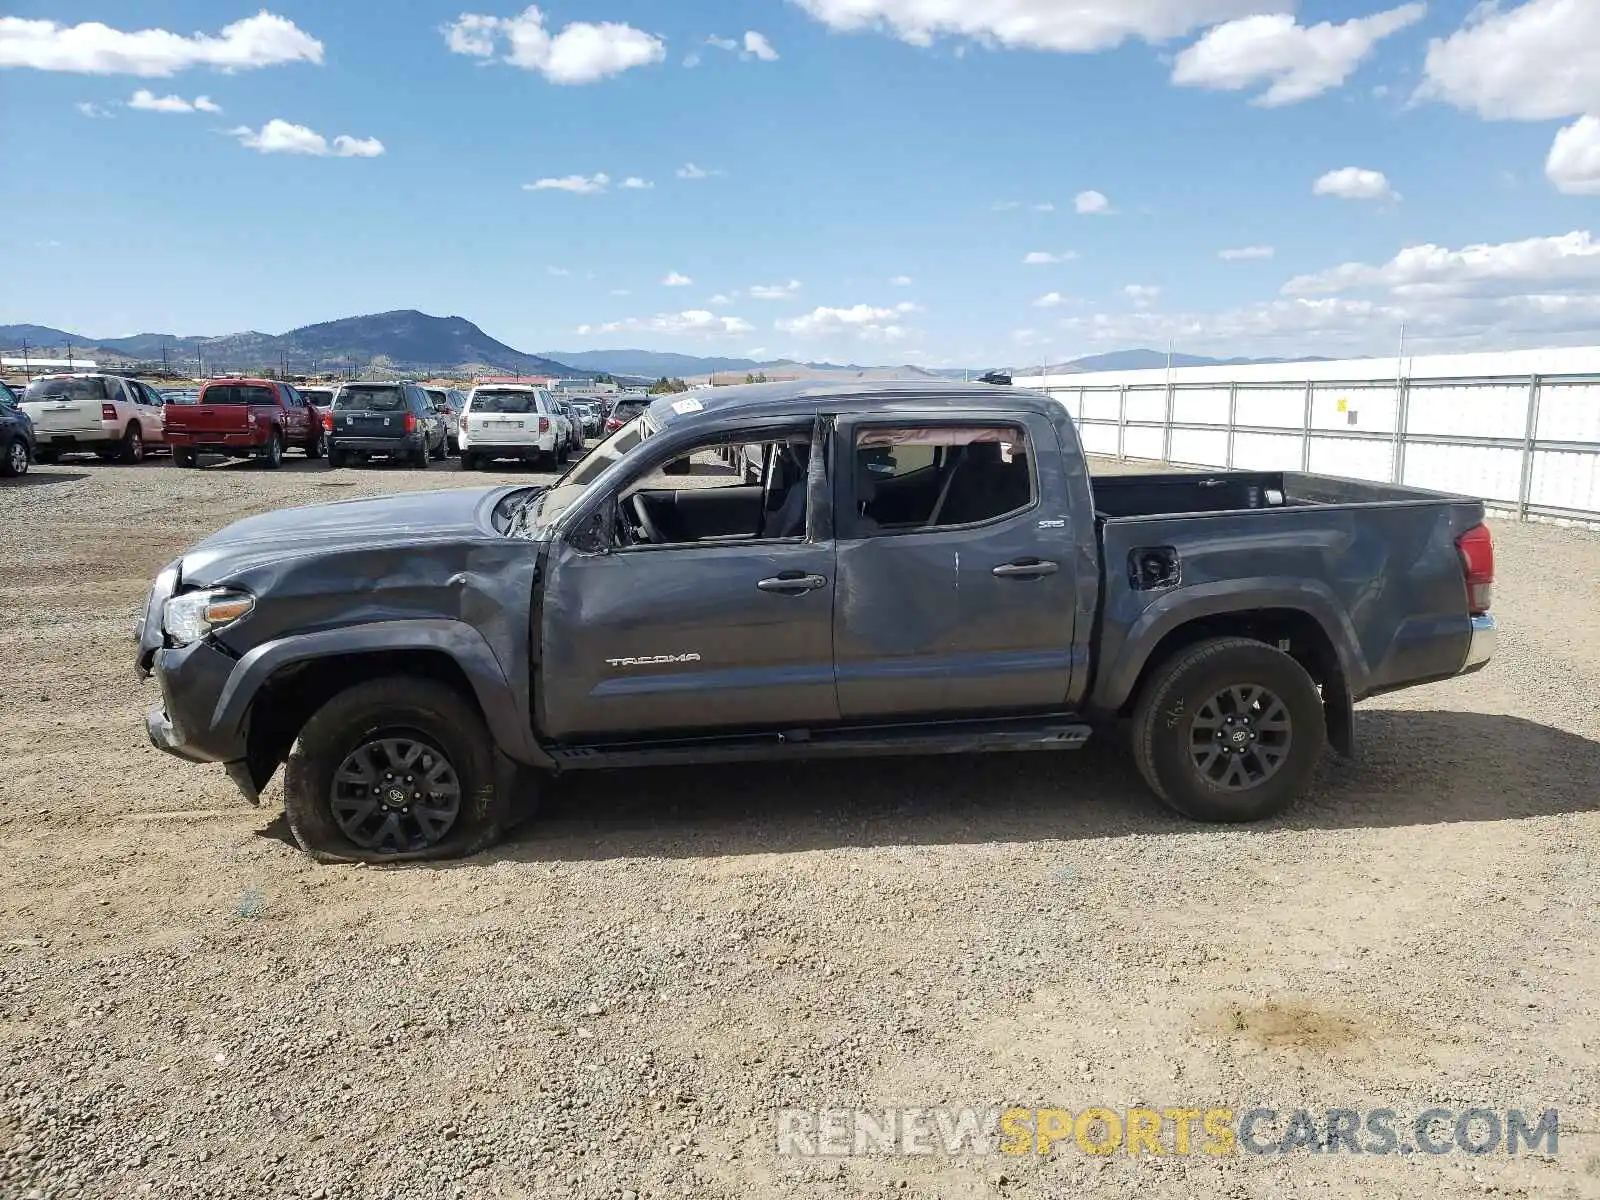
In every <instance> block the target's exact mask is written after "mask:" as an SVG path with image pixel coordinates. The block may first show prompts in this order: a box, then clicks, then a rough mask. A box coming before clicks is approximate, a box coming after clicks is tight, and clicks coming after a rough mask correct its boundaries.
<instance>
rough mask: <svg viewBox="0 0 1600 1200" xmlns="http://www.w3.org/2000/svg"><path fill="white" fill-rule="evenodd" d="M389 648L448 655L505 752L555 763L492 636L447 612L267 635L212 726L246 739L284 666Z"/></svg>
mask: <svg viewBox="0 0 1600 1200" xmlns="http://www.w3.org/2000/svg"><path fill="white" fill-rule="evenodd" d="M385 650H431V651H438V652H442V653H444V654H446V655H448V656H449V657H450V659H451V660H452V661H454V662H455V664H456V665H457V666H459V667H460V668H461V670H462V672H463V673H464V674H465V675H466V677H467V681H468V683H470V684H471V686H472V691H473V694H474V697H475V698H476V700H477V702H478V707H479V708H480V709H481V710H482V712H483V717H484V723H485V725H486V726H487V727H488V730H489V736H490V737H491V738H492V739H493V741H494V743H495V745H496V746H498V747H499V748H500V750H501V752H502V753H504V754H505V755H506V756H507V757H508V758H510V759H512V760H513V761H515V762H520V763H525V764H528V765H531V766H541V767H542V766H549V765H550V764H551V760H550V759H549V757H548V756H547V755H546V754H545V752H544V751H543V749H542V748H541V747H540V746H539V744H538V742H537V740H536V739H535V738H534V736H533V727H532V724H531V718H530V715H529V713H528V711H527V709H526V707H525V706H523V705H519V704H518V703H517V693H516V689H515V688H514V687H513V686H512V683H511V680H510V679H508V678H507V677H506V672H505V670H504V669H503V668H502V667H501V665H500V660H499V659H498V658H497V657H496V656H495V653H494V650H493V649H492V648H491V647H490V645H489V643H488V641H487V640H486V639H485V638H484V636H483V634H482V633H480V632H479V631H478V630H476V629H474V628H473V627H472V626H471V625H468V624H466V623H465V622H463V621H455V620H450V619H448V618H439V619H432V618H419V619H415V620H398V621H374V622H372V623H370V624H366V625H354V626H346V627H344V628H341V629H327V630H323V631H321V632H318V633H302V634H293V635H291V636H289V637H284V638H278V639H276V640H274V641H270V642H263V643H262V644H261V645H259V646H257V647H256V648H255V649H253V650H251V651H250V652H249V653H247V654H246V655H245V656H244V657H243V658H241V659H239V662H238V665H236V666H235V667H234V668H233V671H232V673H231V674H230V675H229V676H228V681H227V683H226V684H224V685H223V689H222V692H221V694H220V695H219V696H218V697H217V704H216V708H215V709H214V710H213V712H212V716H211V727H212V728H213V729H216V730H227V731H229V732H230V733H232V734H234V735H235V736H237V737H239V738H241V739H242V738H243V736H244V731H245V722H246V720H247V718H248V716H249V712H250V706H251V705H252V704H253V703H254V702H255V698H256V696H257V695H258V694H259V693H260V691H261V689H262V688H263V687H264V686H265V685H266V684H267V682H268V680H270V679H271V678H272V677H273V676H274V675H276V674H277V673H278V672H279V671H281V670H282V669H283V668H285V667H289V666H293V665H295V664H297V663H303V662H309V661H312V660H314V659H320V658H334V657H338V656H342V655H350V654H375V653H379V652H382V651H385Z"/></svg>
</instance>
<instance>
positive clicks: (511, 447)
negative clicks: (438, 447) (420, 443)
mask: <svg viewBox="0 0 1600 1200" xmlns="http://www.w3.org/2000/svg"><path fill="white" fill-rule="evenodd" d="M458 440H459V441H460V442H461V448H462V449H463V450H466V451H470V452H471V453H473V454H481V455H483V456H484V457H485V458H532V457H533V456H534V455H536V454H554V453H555V452H556V447H557V446H559V445H560V444H561V443H560V442H558V441H556V435H555V434H553V433H547V434H545V435H544V436H543V437H540V438H537V439H533V440H530V441H526V442H480V441H479V440H478V439H477V438H475V437H473V436H472V435H470V434H468V435H467V437H466V438H465V439H458Z"/></svg>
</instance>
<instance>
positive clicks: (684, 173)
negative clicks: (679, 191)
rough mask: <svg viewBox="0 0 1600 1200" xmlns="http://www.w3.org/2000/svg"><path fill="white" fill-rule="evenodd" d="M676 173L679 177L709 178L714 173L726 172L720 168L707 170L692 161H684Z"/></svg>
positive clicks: (723, 173)
mask: <svg viewBox="0 0 1600 1200" xmlns="http://www.w3.org/2000/svg"><path fill="white" fill-rule="evenodd" d="M676 173H677V176H678V178H679V179H710V178H711V177H712V176H714V175H725V174H726V173H727V172H725V171H720V170H717V171H708V170H706V168H704V167H699V166H696V165H695V164H694V163H684V164H683V166H681V167H679V168H678V170H677V172H676Z"/></svg>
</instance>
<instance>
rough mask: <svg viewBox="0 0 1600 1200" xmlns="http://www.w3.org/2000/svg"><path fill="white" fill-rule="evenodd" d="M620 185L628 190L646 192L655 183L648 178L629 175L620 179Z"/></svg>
mask: <svg viewBox="0 0 1600 1200" xmlns="http://www.w3.org/2000/svg"><path fill="white" fill-rule="evenodd" d="M622 186H623V187H625V188H627V189H628V190H629V191H634V192H647V191H649V190H650V189H651V188H653V187H655V184H653V183H651V182H650V181H649V180H648V179H640V178H639V177H638V176H637V175H629V176H628V177H627V178H626V179H624V180H623V181H622Z"/></svg>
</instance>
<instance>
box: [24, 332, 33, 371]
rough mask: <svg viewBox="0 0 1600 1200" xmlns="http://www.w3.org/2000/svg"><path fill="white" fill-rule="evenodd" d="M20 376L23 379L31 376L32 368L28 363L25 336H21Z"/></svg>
mask: <svg viewBox="0 0 1600 1200" xmlns="http://www.w3.org/2000/svg"><path fill="white" fill-rule="evenodd" d="M22 377H23V378H24V379H32V378H33V368H32V367H31V366H29V365H28V339H27V338H23V339H22Z"/></svg>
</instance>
